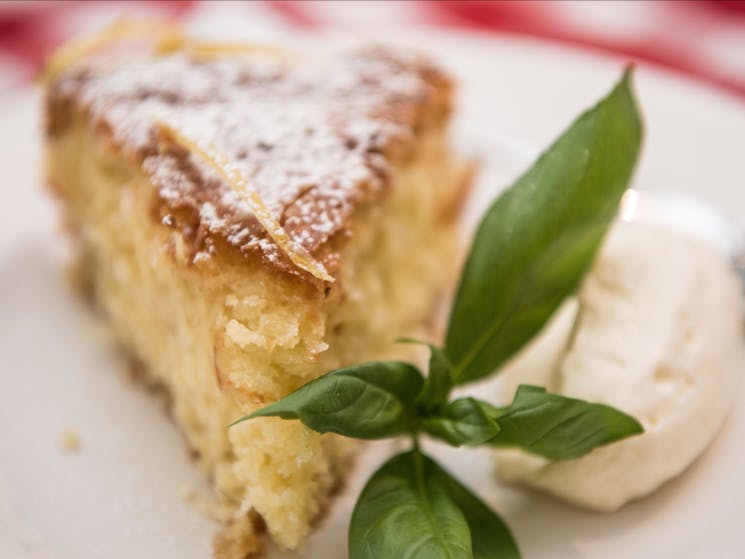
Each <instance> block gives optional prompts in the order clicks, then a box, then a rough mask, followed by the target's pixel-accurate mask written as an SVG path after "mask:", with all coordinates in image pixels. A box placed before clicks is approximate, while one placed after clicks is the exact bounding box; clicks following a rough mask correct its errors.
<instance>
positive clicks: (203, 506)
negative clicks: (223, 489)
mask: <svg viewBox="0 0 745 559" xmlns="http://www.w3.org/2000/svg"><path fill="white" fill-rule="evenodd" d="M178 493H179V496H180V497H181V498H182V499H183V500H184V501H186V502H187V503H189V504H190V505H192V506H193V507H194V508H195V509H197V510H198V511H199V512H200V513H201V514H202V515H203V516H205V517H207V518H210V519H212V520H216V521H217V522H227V521H228V520H229V519H230V518H231V512H230V510H231V509H230V507H228V506H226V505H225V504H222V503H220V502H219V501H218V500H217V499H216V498H215V497H214V496H212V495H206V494H204V493H202V492H201V491H198V490H196V489H194V488H193V487H190V486H188V485H185V484H184V485H181V486H180V487H179V489H178Z"/></svg>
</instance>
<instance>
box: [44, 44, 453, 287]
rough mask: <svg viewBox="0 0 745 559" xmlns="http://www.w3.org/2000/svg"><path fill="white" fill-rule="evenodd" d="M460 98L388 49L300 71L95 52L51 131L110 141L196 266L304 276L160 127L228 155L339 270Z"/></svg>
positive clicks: (55, 111) (308, 246)
mask: <svg viewBox="0 0 745 559" xmlns="http://www.w3.org/2000/svg"><path fill="white" fill-rule="evenodd" d="M450 103H451V83H450V81H449V80H448V79H447V78H446V77H445V76H444V75H443V74H441V73H440V72H439V71H437V70H436V69H434V68H433V67H431V66H430V65H429V64H428V63H427V62H425V61H423V60H421V59H420V58H417V57H412V56H411V55H408V54H402V53H399V52H395V51H391V50H387V49H382V48H378V47H375V48H368V49H364V50H359V51H353V52H346V53H342V54H339V55H336V56H334V57H331V58H327V59H322V60H315V61H311V62H307V63H302V64H299V65H297V66H293V67H288V66H287V65H286V64H284V63H278V62H277V61H274V60H272V59H271V58H268V57H254V58H237V59H229V60H219V59H210V60H196V59H192V58H190V57H189V56H188V55H186V54H185V53H176V54H169V55H167V56H159V57H153V56H149V57H143V56H142V55H139V56H137V57H134V58H131V59H126V60H122V59H121V57H119V58H117V61H116V62H115V63H114V62H112V61H111V60H109V61H104V62H102V61H101V57H94V58H93V59H91V60H90V61H85V60H84V61H82V62H80V63H78V64H76V65H74V66H73V67H71V68H69V69H68V70H66V71H64V72H62V73H61V74H60V75H59V76H58V77H57V78H56V79H55V81H54V82H53V83H52V84H51V85H50V86H49V90H48V97H47V119H46V126H47V134H48V135H49V136H51V137H53V136H55V135H56V134H58V133H60V132H61V131H63V130H64V129H65V128H66V127H67V126H68V125H69V123H70V122H71V120H72V119H75V118H80V117H82V118H85V119H88V120H90V121H91V122H92V124H93V125H94V126H96V127H99V129H100V130H101V131H102V132H103V133H104V134H106V135H107V136H108V137H110V140H111V143H112V147H114V148H115V149H116V150H117V151H118V152H120V153H121V154H122V156H123V157H125V158H128V159H129V160H130V161H132V162H133V163H135V164H137V165H140V166H141V169H142V170H143V171H144V173H145V174H146V175H147V176H148V178H149V180H150V181H151V182H152V183H153V185H154V186H155V188H156V190H157V196H156V197H155V200H157V204H156V207H154V208H153V217H154V218H156V219H158V220H159V221H161V222H162V223H163V224H164V225H165V226H167V227H172V228H176V229H178V230H179V231H181V233H182V234H183V235H184V238H185V240H186V241H187V244H188V247H187V248H188V250H189V254H190V257H191V259H192V260H193V261H196V262H198V261H200V260H204V259H208V258H210V256H211V255H213V254H215V253H216V252H222V253H226V254H231V253H238V254H241V255H243V256H244V257H255V256H257V255H258V256H260V257H261V258H262V259H263V260H264V261H265V262H267V263H268V264H271V265H272V266H274V267H275V268H277V269H279V270H282V271H285V272H290V273H292V274H295V275H298V276H300V277H303V276H304V274H303V273H302V272H301V271H299V270H297V268H295V267H294V266H293V265H292V263H291V262H290V261H289V259H288V258H287V256H286V255H285V254H284V253H283V252H282V251H281V250H279V249H278V247H277V246H276V245H275V243H274V242H273V241H272V240H271V238H270V237H269V236H268V235H267V233H266V231H265V230H264V229H263V227H262V225H261V224H260V223H259V222H258V221H257V220H256V218H255V217H254V216H253V215H252V213H251V212H250V211H249V210H248V209H247V208H246V206H245V204H244V203H243V202H242V201H241V200H240V199H239V198H237V197H235V196H234V195H233V194H234V193H232V192H231V190H230V188H228V187H227V185H225V184H223V181H222V180H221V179H220V178H219V177H218V176H216V174H215V173H214V171H213V170H212V169H210V168H209V167H208V166H207V165H205V164H204V162H203V161H200V160H199V159H198V158H196V157H195V156H194V154H192V153H189V152H187V151H185V150H184V149H181V148H179V147H178V146H175V145H173V144H165V143H163V142H159V141H158V135H157V131H156V123H157V122H158V121H159V120H162V121H165V122H167V123H168V124H170V125H173V126H177V127H179V128H181V129H184V130H187V131H188V132H189V133H190V134H191V136H192V137H198V138H200V140H203V141H204V142H207V143H209V144H211V145H214V146H216V147H217V148H218V149H219V150H220V151H221V152H222V153H224V154H226V155H227V156H228V157H229V158H230V160H231V161H232V162H234V164H235V165H236V167H237V168H238V169H239V171H240V172H241V173H242V174H244V175H245V176H246V177H248V178H249V180H250V181H252V184H253V185H254V186H255V188H256V190H257V191H258V192H259V194H260V195H261V198H262V200H263V201H264V202H265V203H266V205H267V206H269V207H270V208H271V210H272V213H273V214H274V215H275V216H276V218H277V219H278V221H279V222H280V223H281V225H282V227H283V229H284V230H285V231H286V232H287V234H288V235H289V236H290V237H291V239H292V240H293V241H294V242H296V243H297V244H299V245H300V246H302V247H303V248H304V249H305V250H307V251H308V252H309V253H311V254H313V255H315V256H316V258H318V259H319V260H320V261H322V262H323V264H324V265H325V266H326V267H327V268H328V269H329V271H331V273H332V274H333V271H334V268H335V264H336V260H337V259H338V254H337V252H336V250H335V248H334V245H335V243H334V240H335V239H339V238H340V236H341V237H343V234H344V231H345V230H347V229H348V227H349V223H350V220H351V219H352V216H353V213H354V211H355V209H356V208H357V207H358V206H359V205H360V204H361V203H366V202H371V201H374V200H375V199H376V198H377V197H379V196H382V195H384V193H385V191H386V189H387V188H388V186H389V183H390V180H389V179H390V174H391V172H392V169H393V168H394V167H395V165H396V164H397V163H399V162H400V161H403V160H405V159H406V157H407V156H408V154H409V153H411V152H412V151H413V149H414V148H415V145H416V141H417V136H418V134H419V133H420V132H421V131H422V130H424V129H426V128H428V127H430V126H439V125H440V124H441V123H442V122H443V120H444V119H445V118H446V117H447V115H448V114H449V112H450ZM336 244H338V243H336ZM306 276H307V275H306ZM305 279H308V278H307V277H306V278H305Z"/></svg>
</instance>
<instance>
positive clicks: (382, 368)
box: [236, 69, 643, 559]
mask: <svg viewBox="0 0 745 559" xmlns="http://www.w3.org/2000/svg"><path fill="white" fill-rule="evenodd" d="M641 136H642V123H641V117H640V115H639V112H638V110H637V106H636V102H635V100H634V96H633V93H632V90H631V70H630V69H627V70H626V72H624V75H623V77H622V79H621V80H620V81H619V83H618V84H617V85H616V86H615V87H614V88H613V90H612V91H611V92H610V93H609V94H608V95H607V96H606V97H605V98H603V99H602V100H601V101H600V102H599V103H598V104H597V105H596V106H595V107H593V108H591V109H590V110H588V111H587V112H585V113H584V114H582V115H581V116H580V117H579V118H578V119H577V120H576V121H575V122H574V123H573V124H572V125H571V126H570V127H569V129H567V130H566V131H565V132H564V133H563V134H562V135H561V136H560V137H559V139H558V140H557V141H556V142H555V143H554V144H553V145H552V146H551V147H550V148H549V149H548V150H547V151H546V152H545V153H543V155H541V156H540V157H539V158H538V160H537V161H536V162H535V163H534V164H533V166H532V167H531V168H530V169H529V170H528V171H527V172H526V173H525V174H524V175H522V176H521V177H520V178H519V179H518V180H517V181H516V182H515V184H514V185H513V186H512V187H511V188H509V189H508V190H507V191H505V192H504V194H502V195H501V196H500V197H499V198H498V199H497V200H496V201H495V202H494V204H493V205H492V206H491V207H490V208H489V210H488V211H487V212H486V215H485V216H484V218H483V219H482V221H481V224H480V226H479V228H478V231H477V233H476V236H475V239H474V241H473V243H472V246H471V251H470V254H469V256H468V259H467V260H466V264H465V267H464V269H463V272H462V275H461V279H460V284H459V288H458V292H457V295H456V298H455V302H454V304H453V309H452V312H451V315H450V321H449V325H448V330H447V335H446V340H445V347H444V348H439V347H437V346H435V345H432V344H425V345H428V346H429V349H430V361H429V374H428V375H427V376H426V377H425V376H424V375H423V374H422V373H421V372H420V371H419V370H418V369H417V368H416V367H414V366H413V365H410V364H407V363H400V362H375V363H363V364H360V365H354V366H352V367H346V368H344V369H339V370H336V371H331V372H329V373H327V374H325V375H323V376H321V377H319V378H317V379H316V380H313V381H311V382H309V383H308V384H306V385H304V386H302V387H300V388H299V389H298V390H296V391H295V392H293V393H292V394H289V395H288V396H286V397H285V398H282V399H281V400H279V401H277V402H275V403H273V404H270V405H268V406H266V407H264V408H262V409H260V410H258V411H255V412H254V413H253V414H251V415H249V416H246V417H244V418H241V419H239V420H238V421H236V423H239V422H240V421H244V420H247V419H254V418H259V417H280V418H282V419H296V420H300V421H301V422H302V423H303V424H305V425H306V426H308V427H309V428H311V429H313V430H315V431H318V432H320V433H327V432H331V433H338V434H340V435H345V436H348V437H355V438H358V439H380V438H387V437H394V436H398V435H409V436H410V437H411V438H412V441H413V448H412V450H411V451H409V452H405V453H403V454H400V455H398V456H395V457H394V458H392V459H391V460H389V461H388V462H386V463H385V464H384V465H383V466H382V467H381V468H380V469H379V470H378V471H377V472H376V473H375V474H374V475H373V476H372V478H370V480H369V481H368V483H367V485H366V486H365V488H364V490H363V491H362V494H361V495H360V497H359V500H358V501H357V505H356V507H355V509H354V513H353V515H352V520H351V524H350V528H349V555H350V557H351V558H352V559H372V558H381V557H382V558H387V557H409V558H421V559H424V558H427V559H440V558H442V559H470V558H477V559H514V558H519V557H520V553H519V550H518V547H517V544H516V543H515V540H514V538H513V537H512V535H511V533H510V531H509V529H508V528H507V526H506V525H505V524H504V523H503V522H502V521H501V520H500V518H499V517H498V516H497V515H496V514H495V513H494V511H492V510H491V509H490V508H489V507H488V506H487V505H486V504H484V503H483V502H481V501H480V500H479V499H478V498H477V497H476V496H475V495H474V494H472V493H471V492H470V491H469V490H468V489H466V488H465V487H464V486H463V485H461V484H460V483H459V482H458V481H456V480H455V479H454V478H453V477H452V476H451V475H450V474H448V473H447V472H446V471H445V470H444V469H442V468H441V467H440V466H439V465H438V464H437V463H435V462H434V461H433V460H432V459H431V458H429V457H428V456H426V455H425V454H424V453H423V452H421V450H420V449H419V438H420V437H421V436H422V435H425V434H426V435H429V436H432V437H435V438H437V439H440V440H442V441H445V442H446V443H448V444H450V445H453V446H461V445H465V446H492V447H504V446H511V447H517V448H521V449H523V450H525V451H527V452H531V453H535V454H539V455H541V456H544V457H546V458H548V459H551V460H564V459H571V458H576V457H579V456H582V455H584V454H587V453H588V452H590V451H592V450H593V449H594V448H596V447H598V446H601V445H605V444H609V443H612V442H615V441H619V440H621V439H623V438H625V437H629V436H632V435H636V434H639V433H642V432H643V429H642V427H641V425H640V424H639V422H638V421H637V420H636V419H634V418H633V417H630V416H629V415H627V414H625V413H623V412H621V411H619V410H616V409H614V408H612V407H609V406H606V405H602V404H594V403H589V402H585V401H582V400H578V399H575V398H568V397H565V396H561V395H558V394H550V393H548V392H546V390H545V389H544V388H542V387H536V386H525V385H521V386H520V387H519V388H518V390H517V393H516V394H515V397H514V399H513V401H512V403H511V404H509V405H507V406H501V407H500V406H496V405H494V404H492V403H489V402H486V401H482V400H478V399H475V398H470V397H466V398H458V399H454V400H450V393H451V391H452V389H453V387H455V386H457V385H460V384H465V383H468V382H471V381H475V380H478V379H481V378H484V377H486V376H488V375H490V374H492V373H493V372H494V371H495V370H497V369H498V368H499V367H500V366H501V365H503V364H504V363H505V361H506V360H507V359H509V358H510V357H512V356H513V355H515V353H517V352H518V351H519V350H520V348H522V347H523V346H524V345H525V344H526V343H527V342H528V341H529V340H530V339H531V338H532V337H533V336H534V335H535V334H536V333H538V331H539V330H540V329H541V328H542V327H543V325H544V324H545V323H546V322H547V321H548V319H549V318H550V317H551V315H552V314H553V313H554V311H555V310H556V309H557V308H558V306H559V305H560V304H561V303H562V301H563V300H564V299H565V298H566V297H567V296H569V295H571V294H572V293H574V292H575V291H576V289H577V288H578V287H579V285H580V283H581V282H582V279H583V278H584V276H585V274H586V272H587V270H588V269H589V267H590V265H591V264H592V262H593V259H594V258H595V254H596V253H597V250H598V248H599V246H600V244H601V243H602V240H603V237H604V235H605V233H606V231H607V229H608V227H609V226H610V223H611V222H612V221H613V218H614V217H615V215H616V211H617V207H618V203H619V201H620V199H621V196H622V195H623V192H624V191H625V189H626V188H627V186H628V182H629V180H630V178H631V174H632V172H633V169H634V165H635V163H636V160H637V157H638V154H639V148H640V144H641ZM400 341H404V342H414V343H422V342H416V341H415V340H400Z"/></svg>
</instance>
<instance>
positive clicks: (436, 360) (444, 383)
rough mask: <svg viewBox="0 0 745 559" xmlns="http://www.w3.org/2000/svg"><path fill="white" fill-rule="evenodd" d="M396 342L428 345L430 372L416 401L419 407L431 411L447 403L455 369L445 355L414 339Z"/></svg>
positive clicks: (401, 339) (403, 339)
mask: <svg viewBox="0 0 745 559" xmlns="http://www.w3.org/2000/svg"><path fill="white" fill-rule="evenodd" d="M396 341H397V342H399V343H405V344H420V345H426V346H427V347H428V348H429V372H428V373H427V377H426V379H425V380H424V387H423V388H422V391H421V393H420V394H419V396H418V397H417V399H416V403H417V405H418V406H419V407H420V408H422V409H424V410H427V411H431V410H434V409H437V408H438V407H439V406H441V405H443V404H444V403H445V402H447V400H448V394H450V389H451V388H452V387H453V380H452V368H453V367H452V365H451V364H450V361H449V360H448V358H447V356H446V355H445V353H444V352H443V351H442V350H441V349H440V348H439V347H437V346H435V345H432V344H428V343H427V342H421V341H419V340H415V339H412V338H400V339H398V340H396Z"/></svg>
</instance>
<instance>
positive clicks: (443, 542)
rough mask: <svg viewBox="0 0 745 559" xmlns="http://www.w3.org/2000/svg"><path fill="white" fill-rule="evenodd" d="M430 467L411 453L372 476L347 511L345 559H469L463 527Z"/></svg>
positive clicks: (465, 526) (445, 488)
mask: <svg viewBox="0 0 745 559" xmlns="http://www.w3.org/2000/svg"><path fill="white" fill-rule="evenodd" d="M433 464H434V463H433V462H432V461H431V460H430V459H428V458H426V457H425V456H422V455H421V454H420V453H419V452H418V451H413V452H407V453H404V454H399V455H398V456H395V457H394V458H392V459H391V460H389V461H388V462H386V463H385V464H384V465H383V466H382V467H381V468H380V469H379V470H378V471H377V472H375V474H374V475H373V476H372V477H371V478H370V480H369V481H368V482H367V485H366V486H365V488H364V489H363V490H362V493H361V494H360V497H359V499H358V500H357V504H356V505H355V507H354V512H353V513H352V520H351V523H350V525H349V557H350V559H380V558H381V557H407V558H409V559H440V558H442V559H471V557H472V556H473V555H472V552H471V536H470V532H469V528H468V524H467V522H466V519H465V517H464V515H463V513H462V512H461V511H460V510H459V509H458V506H457V505H456V504H455V502H454V501H453V500H452V498H451V497H450V495H449V493H448V486H447V485H443V483H442V479H441V475H440V474H439V472H440V471H439V469H438V468H436V467H433ZM433 474H435V475H433Z"/></svg>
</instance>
